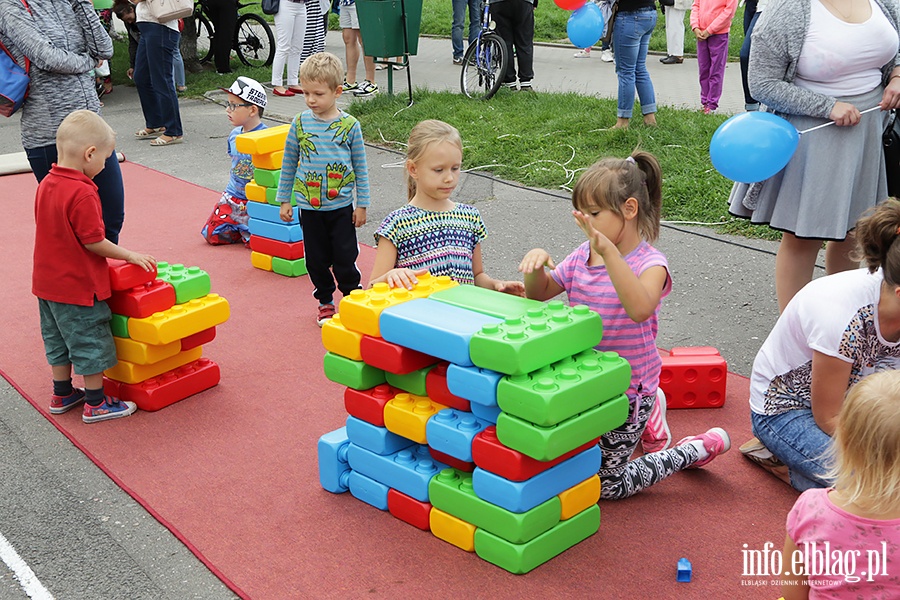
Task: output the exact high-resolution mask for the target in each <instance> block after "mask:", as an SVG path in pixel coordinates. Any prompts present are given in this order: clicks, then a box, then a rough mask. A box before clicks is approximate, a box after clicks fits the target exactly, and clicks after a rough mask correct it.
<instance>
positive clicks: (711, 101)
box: [706, 33, 728, 110]
mask: <svg viewBox="0 0 900 600" xmlns="http://www.w3.org/2000/svg"><path fill="white" fill-rule="evenodd" d="M706 47H707V49H708V52H709V72H708V76H707V77H708V86H707V90H706V94H707V99H706V105H707V106H708V107H709V109H710V110H716V109H717V108H719V99H720V98H721V97H722V86H723V84H724V82H725V63H727V62H728V34H727V33H717V34H715V35H711V36H709V38H707V39H706Z"/></svg>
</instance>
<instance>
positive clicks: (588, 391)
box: [497, 349, 631, 426]
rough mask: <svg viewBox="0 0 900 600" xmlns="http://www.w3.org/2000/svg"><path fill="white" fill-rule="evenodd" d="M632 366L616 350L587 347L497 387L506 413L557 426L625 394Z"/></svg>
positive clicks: (535, 422)
mask: <svg viewBox="0 0 900 600" xmlns="http://www.w3.org/2000/svg"><path fill="white" fill-rule="evenodd" d="M630 383H631V365H629V364H628V361H626V360H625V359H624V358H622V357H621V356H619V355H618V354H617V353H615V352H598V351H596V350H594V349H591V350H586V351H585V352H581V353H579V354H576V355H575V356H572V357H569V358H566V359H563V360H561V361H559V362H555V363H553V364H552V365H551V366H550V368H544V369H538V370H537V371H534V372H532V373H529V374H527V375H508V376H506V377H504V378H503V379H501V380H500V384H499V385H498V386H497V403H498V404H499V405H500V408H501V409H502V410H503V412H506V413H509V414H511V415H514V416H516V417H519V418H521V419H524V420H526V421H529V422H531V423H534V424H536V425H544V426H546V425H556V424H557V423H559V422H561V421H565V420H566V419H568V418H570V417H574V416H575V415H577V414H579V413H582V412H584V411H586V410H589V409H591V408H593V407H595V406H597V405H599V404H602V403H603V402H605V401H607V400H609V399H611V398H615V397H616V396H618V395H619V394H622V393H624V392H625V391H626V390H627V389H628V386H629V384H630Z"/></svg>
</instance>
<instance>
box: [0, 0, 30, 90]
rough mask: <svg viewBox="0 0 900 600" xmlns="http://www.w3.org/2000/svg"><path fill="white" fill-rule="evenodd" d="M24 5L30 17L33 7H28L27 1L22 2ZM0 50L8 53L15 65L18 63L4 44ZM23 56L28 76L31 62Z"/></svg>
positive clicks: (0, 46) (1, 44)
mask: <svg viewBox="0 0 900 600" xmlns="http://www.w3.org/2000/svg"><path fill="white" fill-rule="evenodd" d="M22 5H23V6H25V10H27V11H28V14H29V15H30V14H31V7H30V6H28V2H27V1H26V0H22ZM0 50H3V51H4V52H6V54H7V56H9V58H10V60H12V61H13V62H14V63H15V62H16V59H15V57H14V56H13V55H12V52H10V51H9V49H8V48H7V47H6V46H5V45H4V44H3V42H0ZM22 56H23V57H24V58H25V74H26V75H28V74H29V72H30V71H31V60H29V58H28V56H26V55H25V54H24V53H23V54H22Z"/></svg>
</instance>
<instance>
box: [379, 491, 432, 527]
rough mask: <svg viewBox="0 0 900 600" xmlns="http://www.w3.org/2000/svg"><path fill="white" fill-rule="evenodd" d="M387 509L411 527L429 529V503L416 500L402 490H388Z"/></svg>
mask: <svg viewBox="0 0 900 600" xmlns="http://www.w3.org/2000/svg"><path fill="white" fill-rule="evenodd" d="M387 500H388V511H389V512H390V513H391V514H392V515H394V516H395V517H397V518H398V519H400V520H401V521H406V522H407V523H409V524H410V525H412V526H413V527H418V528H419V529H421V530H422V531H430V530H431V526H430V525H429V518H430V516H431V503H430V502H422V501H421V500H416V499H415V498H413V497H411V496H407V495H406V494H404V493H403V492H399V491H397V490H394V489H391V490H388V497H387Z"/></svg>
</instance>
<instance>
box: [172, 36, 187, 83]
mask: <svg viewBox="0 0 900 600" xmlns="http://www.w3.org/2000/svg"><path fill="white" fill-rule="evenodd" d="M172 66H173V70H172V77H173V78H174V79H175V90H176V91H179V92H180V91H182V89H183V88H184V86H185V84H186V83H187V81H186V80H185V78H184V59H183V58H182V57H181V44H180V43H178V44H176V45H175V54H174V55H173V56H172Z"/></svg>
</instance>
